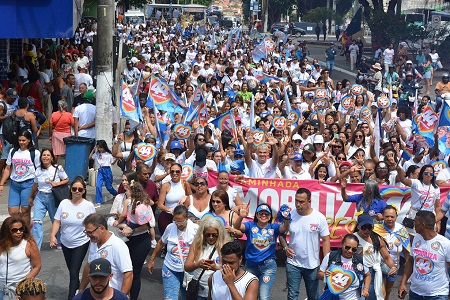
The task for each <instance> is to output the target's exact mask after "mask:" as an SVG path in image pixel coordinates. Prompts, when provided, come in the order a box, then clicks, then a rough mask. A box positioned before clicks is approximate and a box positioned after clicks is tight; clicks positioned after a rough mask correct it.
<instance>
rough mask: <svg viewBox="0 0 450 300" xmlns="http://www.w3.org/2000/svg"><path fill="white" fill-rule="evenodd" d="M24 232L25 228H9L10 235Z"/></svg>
mask: <svg viewBox="0 0 450 300" xmlns="http://www.w3.org/2000/svg"><path fill="white" fill-rule="evenodd" d="M19 231H20V232H24V231H25V227H23V226H22V227H19V228H11V232H12V233H18V232H19Z"/></svg>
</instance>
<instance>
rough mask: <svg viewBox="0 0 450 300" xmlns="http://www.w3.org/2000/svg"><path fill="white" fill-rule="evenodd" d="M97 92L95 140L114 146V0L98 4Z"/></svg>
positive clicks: (104, 0)
mask: <svg viewBox="0 0 450 300" xmlns="http://www.w3.org/2000/svg"><path fill="white" fill-rule="evenodd" d="M97 12H98V13H97V20H98V21H97V22H98V23H97V40H98V58H97V92H96V97H97V98H96V100H97V102H96V115H95V138H96V139H97V140H105V141H106V142H107V143H108V144H109V145H111V144H112V120H111V107H112V101H111V100H112V95H113V94H112V91H113V88H114V85H113V35H114V0H98V4H97Z"/></svg>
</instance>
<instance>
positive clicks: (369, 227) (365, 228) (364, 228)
mask: <svg viewBox="0 0 450 300" xmlns="http://www.w3.org/2000/svg"><path fill="white" fill-rule="evenodd" d="M372 228H373V226H371V225H363V226H361V230H363V231H365V230H372Z"/></svg>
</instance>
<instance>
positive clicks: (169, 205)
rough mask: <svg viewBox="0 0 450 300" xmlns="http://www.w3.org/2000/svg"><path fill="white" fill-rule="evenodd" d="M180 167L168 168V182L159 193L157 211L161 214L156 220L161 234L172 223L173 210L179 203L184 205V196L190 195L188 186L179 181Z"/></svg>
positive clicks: (176, 165)
mask: <svg viewBox="0 0 450 300" xmlns="http://www.w3.org/2000/svg"><path fill="white" fill-rule="evenodd" d="M181 171H182V167H181V165H180V164H178V163H174V164H172V166H171V167H170V178H171V179H170V181H169V182H166V183H164V184H163V185H162V187H161V190H160V192H159V199H158V209H160V210H161V214H160V215H159V218H158V228H159V231H160V232H161V234H163V233H164V231H165V230H166V227H167V226H168V225H169V224H170V223H172V221H173V210H174V208H175V207H176V206H177V205H178V204H181V203H185V200H186V196H188V195H190V194H191V192H190V191H191V190H190V187H189V184H188V183H186V182H183V181H181Z"/></svg>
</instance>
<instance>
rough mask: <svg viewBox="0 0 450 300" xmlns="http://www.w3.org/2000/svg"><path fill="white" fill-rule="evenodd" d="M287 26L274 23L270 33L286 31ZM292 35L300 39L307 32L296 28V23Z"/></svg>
mask: <svg viewBox="0 0 450 300" xmlns="http://www.w3.org/2000/svg"><path fill="white" fill-rule="evenodd" d="M285 25H286V22H276V23H273V24H272V26H271V27H270V33H271V34H273V33H274V32H275V31H276V30H280V31H284V26H285ZM292 34H293V35H295V36H297V37H299V36H302V35H305V34H306V31H305V30H304V29H302V28H300V27H298V26H296V25H295V23H294V29H293V32H292Z"/></svg>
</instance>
